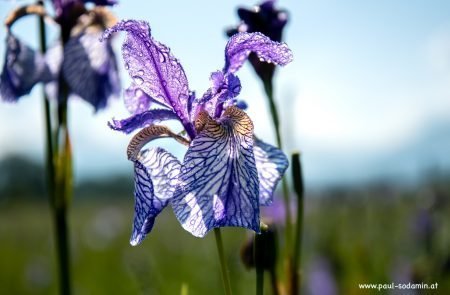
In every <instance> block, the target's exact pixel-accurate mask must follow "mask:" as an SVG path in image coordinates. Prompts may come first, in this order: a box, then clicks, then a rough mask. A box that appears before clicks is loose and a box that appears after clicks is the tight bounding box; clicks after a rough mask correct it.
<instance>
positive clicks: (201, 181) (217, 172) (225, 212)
mask: <svg viewBox="0 0 450 295" xmlns="http://www.w3.org/2000/svg"><path fill="white" fill-rule="evenodd" d="M201 120H202V121H201V122H198V123H197V124H196V127H198V128H199V130H201V131H200V133H199V134H198V136H197V137H196V138H195V139H194V140H193V141H192V143H191V145H190V147H189V149H188V151H187V153H186V156H185V158H184V162H183V164H182V168H181V174H180V177H179V182H180V183H179V185H178V188H177V191H176V192H175V193H174V197H173V199H172V200H171V203H172V206H173V208H174V211H175V215H176V216H177V218H178V220H179V221H180V222H181V224H182V226H183V227H184V228H185V229H186V230H187V231H189V232H190V233H191V234H193V235H194V236H197V237H203V236H205V235H206V233H207V232H208V231H209V230H211V229H212V228H215V227H223V226H239V227H245V228H248V229H252V230H254V231H256V232H259V201H258V197H259V187H258V174H257V170H256V164H255V158H254V155H253V123H252V122H251V120H250V118H249V117H248V116H247V115H246V114H245V113H244V112H243V111H241V110H240V109H238V108H236V107H230V108H228V109H227V110H226V111H225V112H224V114H223V115H222V117H221V118H220V119H219V120H218V121H215V120H213V119H212V118H210V117H208V116H205V115H203V116H202V119H201Z"/></svg>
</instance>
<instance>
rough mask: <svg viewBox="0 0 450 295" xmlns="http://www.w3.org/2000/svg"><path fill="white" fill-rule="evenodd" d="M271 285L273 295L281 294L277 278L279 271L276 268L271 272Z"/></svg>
mask: <svg viewBox="0 0 450 295" xmlns="http://www.w3.org/2000/svg"><path fill="white" fill-rule="evenodd" d="M270 284H271V285H272V293H273V295H278V294H280V292H279V291H278V278H277V270H276V268H275V267H273V268H272V269H271V270H270Z"/></svg>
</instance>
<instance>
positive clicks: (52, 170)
mask: <svg viewBox="0 0 450 295" xmlns="http://www.w3.org/2000/svg"><path fill="white" fill-rule="evenodd" d="M38 5H42V6H43V5H44V4H43V2H42V1H38ZM39 45H40V50H41V52H42V53H43V54H45V52H46V51H47V42H46V30H45V23H44V17H43V16H40V17H39ZM43 97H44V110H45V131H46V154H47V155H46V158H47V160H46V161H47V170H48V187H49V188H48V190H49V202H50V206H51V209H52V211H53V220H54V226H55V231H54V233H55V241H56V245H57V246H56V248H57V252H58V263H59V274H60V275H59V279H60V282H59V284H60V286H59V288H60V294H70V280H69V259H68V257H69V255H68V248H69V247H68V241H67V222H66V207H65V206H62V205H61V203H62V202H61V201H60V200H59V199H60V198H61V197H60V194H59V193H60V189H59V188H58V187H59V183H58V181H57V176H56V175H57V173H56V171H57V169H56V163H55V160H56V158H57V157H55V151H56V153H57V152H58V151H57V150H58V142H57V140H56V139H55V138H53V137H55V134H54V133H53V130H52V118H51V109H50V101H49V98H48V97H47V95H46V93H45V91H43Z"/></svg>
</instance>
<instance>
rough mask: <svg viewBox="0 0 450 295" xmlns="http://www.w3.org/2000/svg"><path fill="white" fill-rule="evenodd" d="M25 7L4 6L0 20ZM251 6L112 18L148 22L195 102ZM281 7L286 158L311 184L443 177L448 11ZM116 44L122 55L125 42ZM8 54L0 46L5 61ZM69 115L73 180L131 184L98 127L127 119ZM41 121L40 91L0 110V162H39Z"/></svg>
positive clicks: (263, 125)
mask: <svg viewBox="0 0 450 295" xmlns="http://www.w3.org/2000/svg"><path fill="white" fill-rule="evenodd" d="M22 3H25V1H16V2H7V1H0V18H2V19H4V17H5V15H6V12H7V11H9V10H11V9H12V8H13V7H15V6H16V5H19V4H22ZM253 4H254V2H251V1H243V0H242V1H229V0H227V1H206V0H201V1H200V0H198V1H171V0H166V1H156V2H155V1H136V0H134V1H122V4H119V5H118V6H116V7H115V8H114V9H113V10H114V12H115V13H116V14H117V15H118V17H119V18H134V19H144V20H147V21H149V22H150V25H151V26H152V32H153V35H154V37H155V38H156V39H158V40H160V41H161V42H163V43H165V44H167V45H168V46H169V47H171V49H172V51H173V53H174V54H175V55H176V56H177V57H178V58H179V59H180V60H181V62H182V64H183V66H184V68H185V71H186V74H187V76H188V79H189V83H190V88H192V89H194V90H197V92H199V93H202V92H203V91H204V90H205V89H206V88H207V87H208V77H209V73H210V72H211V71H213V70H216V69H219V68H221V67H222V65H223V48H224V46H225V44H226V38H225V37H224V34H223V30H224V28H225V27H226V26H228V25H233V24H235V23H237V16H236V13H235V8H236V7H237V6H239V5H245V6H250V5H253ZM278 6H279V7H284V8H286V9H288V10H289V11H290V16H291V21H290V23H289V25H288V27H287V29H286V34H285V39H286V42H287V43H288V44H289V46H290V47H291V49H292V50H293V52H294V62H293V63H292V64H290V65H288V66H286V67H285V68H282V69H279V71H278V73H277V80H276V97H277V100H278V104H279V105H280V111H281V118H282V122H283V133H284V137H285V141H286V147H287V151H288V152H290V151H293V150H300V151H301V152H302V155H303V161H304V170H305V178H306V181H307V184H309V185H310V186H312V187H317V186H323V185H330V184H340V183H360V182H365V181H373V180H378V179H399V180H415V179H417V177H420V176H421V175H422V174H423V173H424V171H426V170H427V169H430V168H439V169H446V170H447V171H448V168H449V167H450V156H449V155H448V151H449V150H450V14H449V13H448V11H450V2H449V1H418V0H417V1H411V0H410V1H407V0H396V1H357V0H353V1H342V0H341V1H321V0H315V1H296V0H291V1H288V0H286V1H283V0H279V1H278ZM175 8H176V9H175ZM35 24H36V21H35V19H33V18H29V19H27V20H23V21H21V22H20V23H18V25H17V26H16V27H15V28H14V32H15V33H17V34H18V35H19V36H22V37H23V38H26V40H27V41H28V42H29V43H30V44H31V45H35V44H36V43H35V42H34V41H35V39H36V34H35V32H34V29H31V28H34V26H35ZM5 35H6V31H5V30H4V29H2V30H1V31H0V36H1V39H4V37H5ZM116 39H117V40H115V41H116V43H115V47H116V49H117V52H119V49H120V41H121V40H122V39H123V36H118V37H117V38H116ZM4 49H5V48H4V44H0V55H1V56H3V55H4ZM121 69H123V66H121ZM122 76H123V86H127V85H128V83H129V79H128V77H127V76H126V74H125V73H122ZM239 77H240V79H241V81H242V85H243V90H242V93H241V97H242V98H243V99H245V100H246V101H247V102H248V104H249V105H250V108H249V114H250V116H251V117H252V119H253V120H254V122H255V130H256V134H257V135H258V136H260V137H262V138H263V139H265V140H266V141H269V142H272V143H273V142H274V136H273V132H272V128H271V124H270V117H269V115H268V112H267V108H266V107H265V104H264V103H265V98H264V95H263V92H262V89H261V85H260V84H259V81H258V80H257V79H256V77H255V75H254V74H253V72H252V69H251V68H250V66H249V65H247V66H245V67H244V68H243V69H242V70H241V71H240V72H239ZM70 108H71V111H70V126H71V132H72V137H73V145H74V151H75V172H76V175H77V178H78V179H82V178H88V177H94V176H96V175H103V176H108V175H109V173H111V171H114V172H118V173H119V172H125V173H131V170H132V167H131V164H130V163H128V162H127V161H126V157H125V148H126V145H127V143H128V140H129V139H130V137H129V136H126V135H123V134H118V133H115V132H113V131H111V130H109V129H108V128H107V127H106V122H107V121H108V120H109V119H111V118H112V117H116V118H122V117H125V116H127V113H126V111H125V109H124V107H123V105H122V103H121V101H120V100H118V101H115V102H112V103H111V105H110V108H108V109H107V110H105V111H102V112H100V113H99V114H97V115H95V116H94V115H93V110H92V109H91V107H90V106H88V105H87V104H85V103H84V102H82V101H72V102H71V104H70ZM42 109H43V106H42V99H41V98H40V87H35V89H34V90H33V92H32V94H31V96H30V97H24V98H23V99H22V100H21V101H20V102H19V103H17V104H15V105H10V104H5V103H2V104H0V143H1V146H0V157H5V156H6V155H8V154H10V153H13V152H15V153H25V154H27V155H30V156H31V157H34V158H37V159H39V160H42V158H43V155H44V152H43V147H44V143H43V121H42ZM163 144H164V145H165V146H166V147H167V148H169V149H171V150H172V151H173V150H174V147H173V146H172V145H171V144H170V143H168V142H163ZM175 152H176V154H177V155H178V156H180V157H181V156H182V154H183V151H182V150H177V149H176V148H175Z"/></svg>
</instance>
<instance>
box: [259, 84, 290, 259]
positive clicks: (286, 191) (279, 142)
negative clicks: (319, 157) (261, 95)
mask: <svg viewBox="0 0 450 295" xmlns="http://www.w3.org/2000/svg"><path fill="white" fill-rule="evenodd" d="M263 85H264V91H265V92H266V95H267V100H268V102H269V108H270V114H271V116H272V121H273V126H274V129H275V136H276V139H277V145H278V147H279V148H280V149H282V148H283V141H282V139H281V131H280V120H279V115H278V108H277V105H276V103H275V99H274V95H273V84H272V81H265V82H264V83H263ZM281 185H282V189H283V201H284V207H285V211H286V221H285V222H286V247H287V249H288V255H289V252H290V251H289V245H290V244H291V243H290V241H291V239H292V238H291V232H292V222H291V220H292V217H291V209H290V201H289V187H288V184H287V181H286V178H285V177H283V179H282V181H281Z"/></svg>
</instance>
